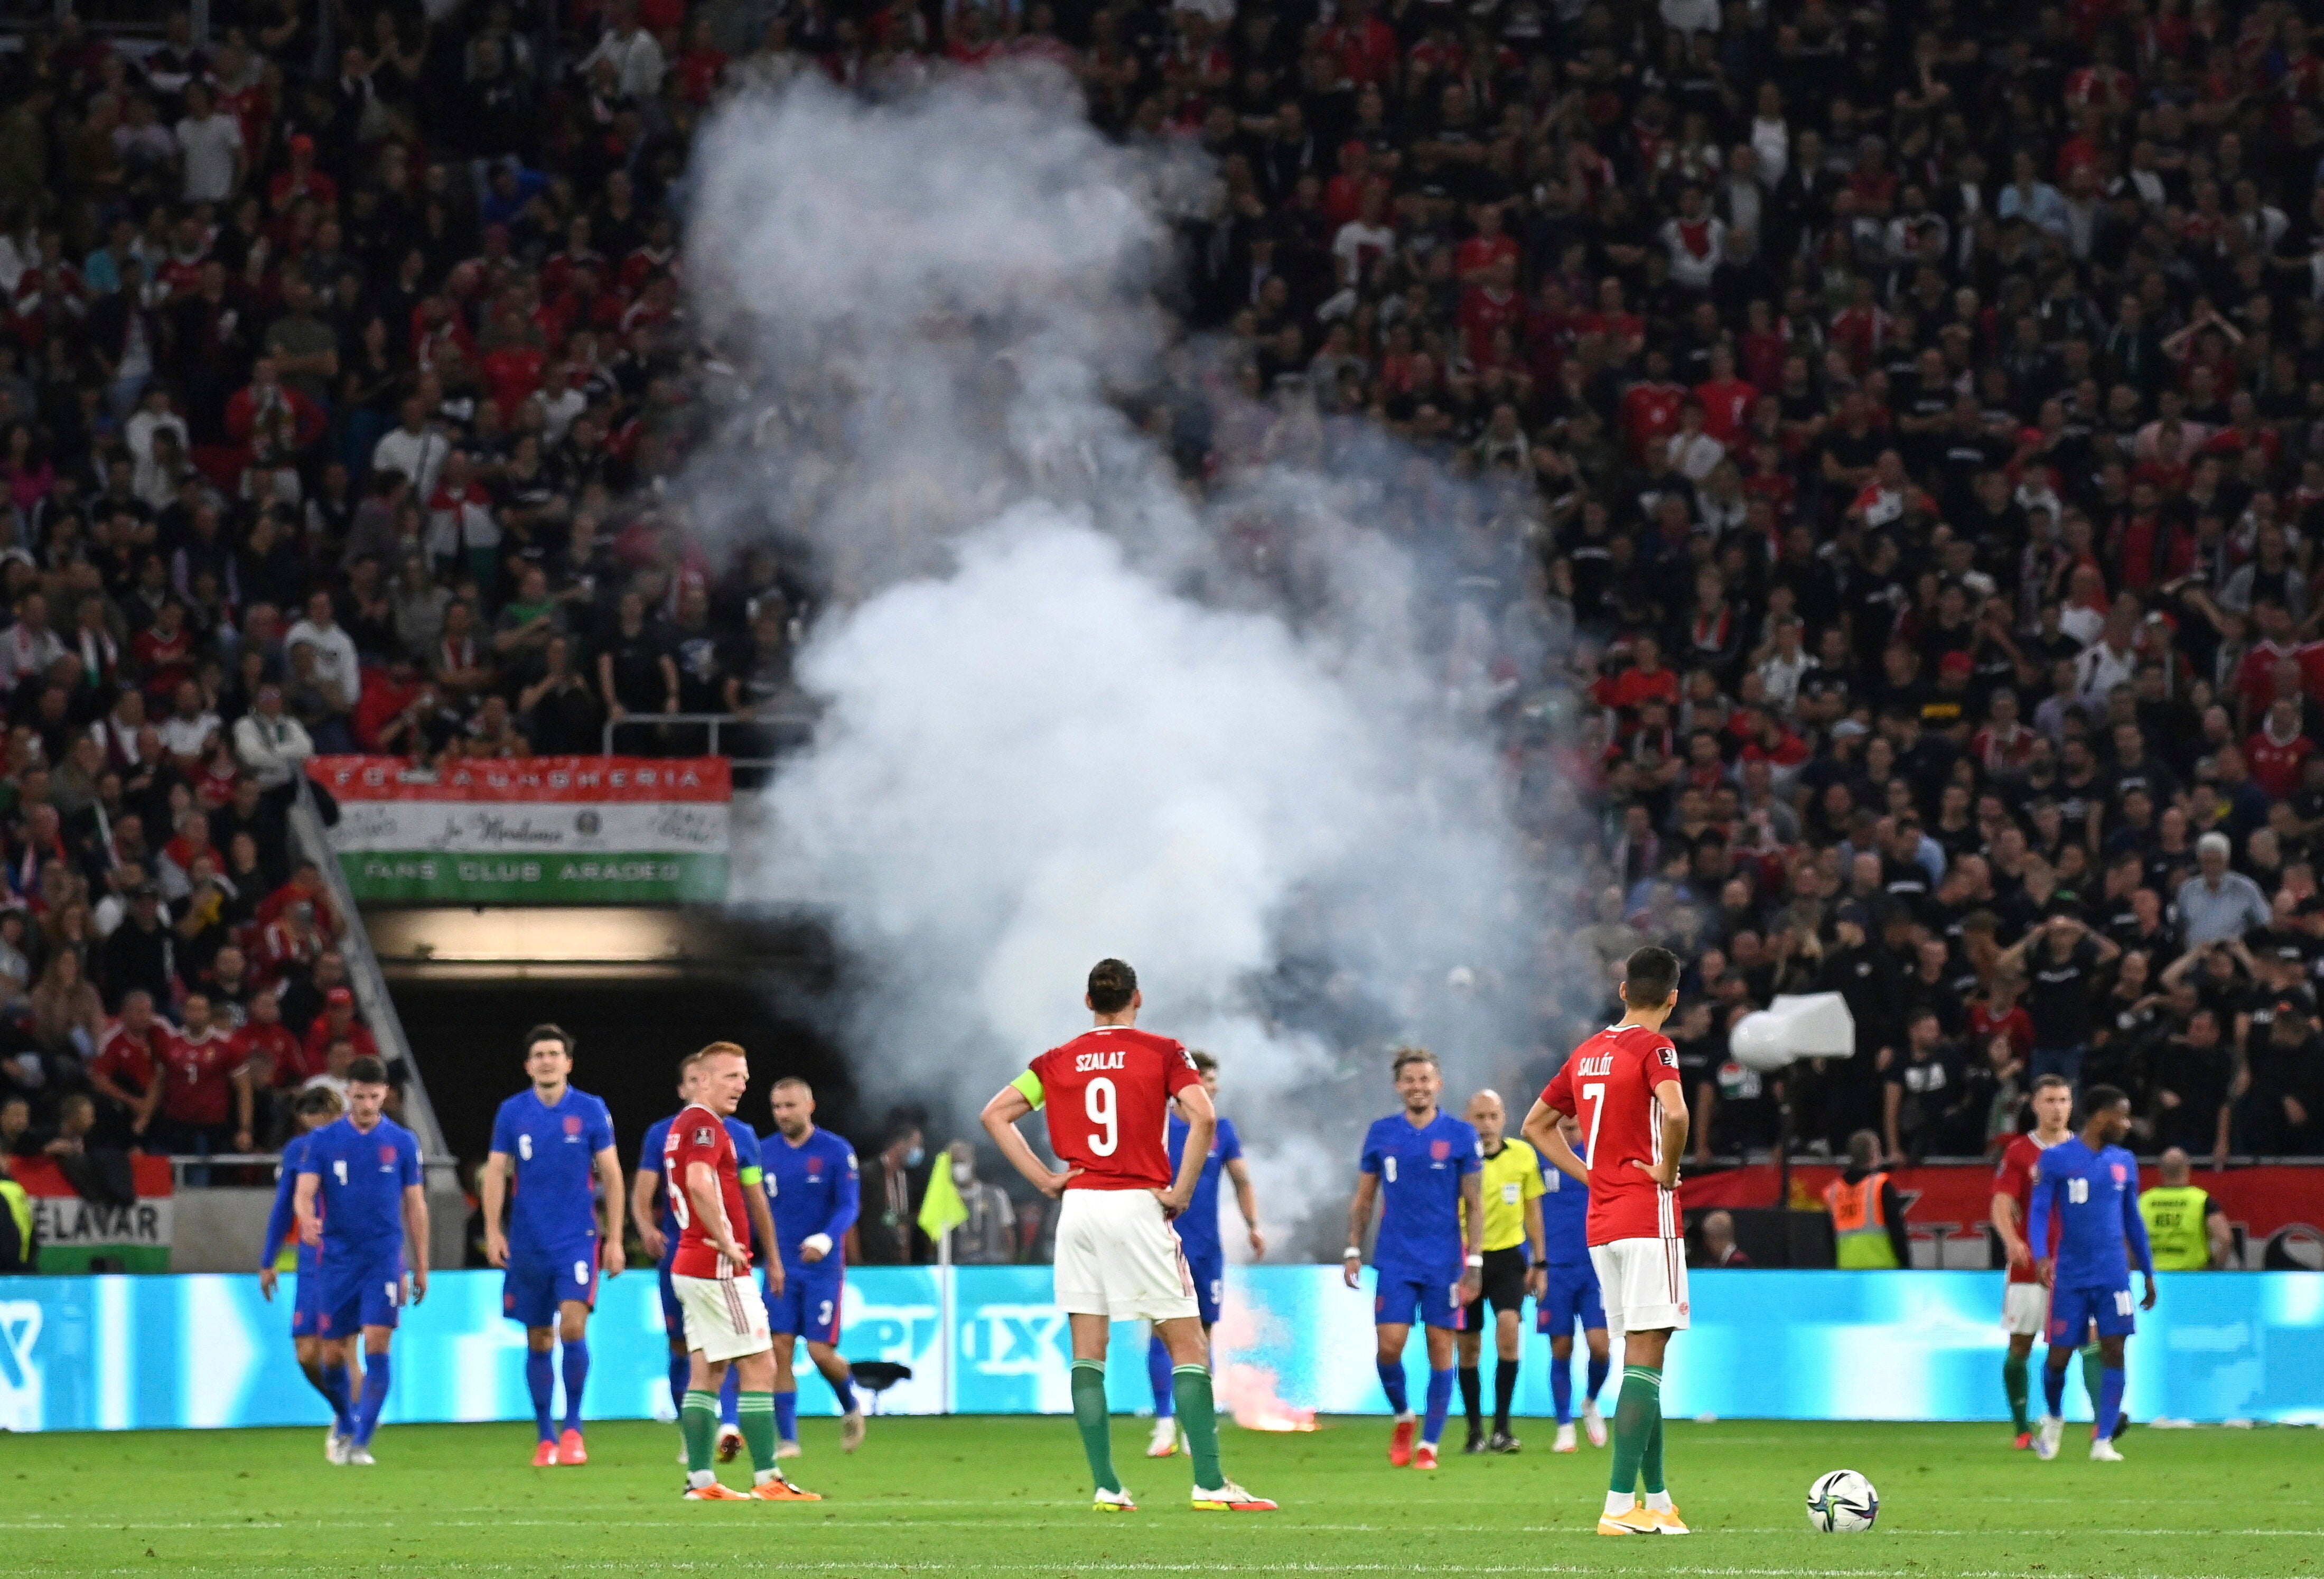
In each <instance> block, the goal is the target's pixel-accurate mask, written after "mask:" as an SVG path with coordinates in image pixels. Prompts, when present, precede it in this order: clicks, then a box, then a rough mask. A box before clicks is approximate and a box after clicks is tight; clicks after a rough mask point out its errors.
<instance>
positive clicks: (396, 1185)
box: [292, 1056, 428, 1465]
mask: <svg viewBox="0 0 2324 1579" xmlns="http://www.w3.org/2000/svg"><path fill="white" fill-rule="evenodd" d="M346 1079H347V1112H346V1117H345V1118H341V1119H337V1120H335V1121H333V1122H330V1123H328V1124H326V1125H324V1126H323V1127H322V1128H321V1129H319V1130H317V1131H315V1132H314V1133H313V1134H311V1135H309V1137H308V1138H307V1150H306V1155H305V1156H304V1157H302V1158H301V1159H300V1163H299V1187H298V1193H297V1194H296V1196H294V1197H293V1199H292V1206H293V1209H294V1210H295V1211H296V1212H297V1213H298V1216H299V1237H300V1240H301V1241H302V1242H305V1243H306V1244H308V1245H309V1246H310V1247H312V1248H313V1249H314V1250H316V1251H318V1254H317V1256H316V1258H315V1259H316V1263H317V1265H316V1270H317V1273H318V1278H319V1279H320V1282H321V1285H322V1293H321V1297H320V1299H319V1300H318V1303H317V1306H316V1320H315V1327H316V1331H317V1333H318V1335H319V1336H320V1337H321V1338H322V1340H323V1353H322V1361H323V1364H324V1365H325V1366H326V1367H329V1366H332V1365H345V1364H346V1345H347V1344H348V1343H349V1341H351V1340H352V1339H354V1338H355V1335H356V1334H358V1333H360V1334H361V1335H362V1339H363V1353H364V1379H363V1392H362V1395H361V1396H360V1397H359V1398H358V1399H356V1401H355V1409H354V1419H353V1424H354V1427H355V1429H354V1431H353V1432H352V1433H351V1434H350V1436H349V1437H348V1440H347V1443H346V1448H345V1450H344V1451H343V1452H342V1453H341V1454H340V1455H339V1457H338V1458H337V1460H335V1462H337V1463H340V1464H366V1465H367V1464H371V1463H373V1462H374V1461H373V1459H372V1455H371V1443H372V1436H373V1433H374V1432H375V1431H377V1430H378V1429H379V1416H380V1410H381V1409H382V1408H384V1407H385V1406H386V1403H387V1390H388V1385H389V1381H390V1380H391V1373H390V1371H389V1366H388V1344H390V1342H391V1341H392V1339H393V1338H394V1336H395V1327H396V1323H397V1322H398V1320H400V1319H401V1311H402V1309H403V1302H404V1298H405V1294H406V1288H407V1283H406V1279H407V1270H406V1269H407V1262H406V1259H405V1246H406V1244H407V1243H408V1244H409V1245H410V1261H409V1272H408V1277H409V1292H410V1299H411V1302H412V1303H413V1304H415V1305H416V1304H418V1303H419V1302H420V1300H422V1299H424V1298H426V1297H428V1196H427V1192H426V1191H425V1190H424V1189H423V1188H422V1187H421V1186H420V1141H419V1140H418V1139H417V1138H416V1137H415V1136H414V1135H413V1134H412V1133H411V1131H409V1130H407V1129H405V1128H404V1127H403V1126H402V1125H401V1124H399V1123H397V1122H395V1121H394V1120H393V1119H392V1118H389V1117H388V1116H387V1113H386V1111H385V1110H386V1107H387V1096H388V1086H387V1066H386V1065H384V1064H383V1063H381V1062H380V1061H379V1060H378V1059H377V1058H374V1057H369V1056H365V1057H360V1058H357V1059H355V1061H354V1062H353V1063H351V1064H349V1065H348V1066H347V1075H346Z"/></svg>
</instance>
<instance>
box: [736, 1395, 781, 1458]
mask: <svg viewBox="0 0 2324 1579" xmlns="http://www.w3.org/2000/svg"><path fill="white" fill-rule="evenodd" d="M734 1423H735V1424H736V1425H738V1426H740V1427H742V1441H743V1444H744V1445H746V1446H748V1447H749V1448H750V1450H751V1467H752V1469H754V1470H756V1471H758V1472H759V1473H761V1474H772V1473H774V1468H775V1395H774V1394H773V1393H771V1392H738V1393H736V1394H735V1395H734Z"/></svg>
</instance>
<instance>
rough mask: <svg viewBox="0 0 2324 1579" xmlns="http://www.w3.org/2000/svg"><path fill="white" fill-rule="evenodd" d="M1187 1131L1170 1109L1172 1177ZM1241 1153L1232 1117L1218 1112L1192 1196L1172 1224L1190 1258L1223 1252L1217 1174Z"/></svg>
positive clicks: (1219, 1255) (1217, 1257) (1208, 1257)
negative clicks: (1217, 1123)
mask: <svg viewBox="0 0 2324 1579" xmlns="http://www.w3.org/2000/svg"><path fill="white" fill-rule="evenodd" d="M1187 1133H1188V1126H1187V1123H1186V1121H1185V1120H1184V1119H1182V1118H1180V1117H1179V1116H1178V1115H1177V1114H1176V1113H1172V1114H1171V1115H1170V1133H1169V1138H1168V1141H1167V1144H1168V1146H1169V1148H1170V1177H1172V1178H1174V1179H1175V1178H1176V1177H1178V1162H1179V1159H1181V1158H1183V1157H1185V1154H1186V1136H1187ZM1241 1155H1242V1137H1241V1136H1240V1135H1238V1134H1236V1133H1235V1127H1234V1121H1233V1120H1232V1119H1231V1118H1229V1117H1227V1116H1226V1115H1225V1114H1224V1113H1221V1114H1220V1115H1219V1127H1218V1129H1217V1130H1216V1131H1213V1133H1212V1135H1211V1154H1210V1155H1209V1156H1208V1157H1206V1158H1204V1159H1203V1171H1202V1175H1201V1177H1198V1178H1196V1179H1195V1180H1194V1196H1193V1197H1192V1198H1191V1199H1189V1200H1188V1201H1187V1203H1186V1209H1185V1211H1184V1212H1181V1213H1179V1214H1178V1221H1177V1222H1176V1223H1174V1224H1173V1226H1174V1227H1176V1229H1177V1230H1178V1242H1180V1243H1181V1244H1183V1245H1185V1247H1186V1259H1187V1260H1190V1261H1216V1260H1222V1259H1223V1257H1224V1256H1225V1254H1226V1251H1224V1250H1223V1249H1222V1248H1221V1246H1220V1244H1219V1176H1220V1175H1222V1174H1223V1173H1224V1172H1226V1168H1227V1164H1228V1163H1230V1162H1232V1161H1234V1160H1235V1159H1237V1158H1239V1157H1240V1156H1241Z"/></svg>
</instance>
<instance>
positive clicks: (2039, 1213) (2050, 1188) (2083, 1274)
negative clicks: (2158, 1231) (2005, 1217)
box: [2025, 1135, 2154, 1288]
mask: <svg viewBox="0 0 2324 1579" xmlns="http://www.w3.org/2000/svg"><path fill="white" fill-rule="evenodd" d="M2053 1213H2054V1214H2056V1215H2057V1218H2058V1221H2059V1223H2060V1228H2059V1234H2058V1255H2057V1263H2058V1264H2057V1269H2056V1275H2055V1277H2054V1278H2053V1279H2052V1282H2053V1283H2054V1285H2055V1286H2056V1287H2058V1288H2129V1287H2130V1265H2131V1257H2132V1252H2133V1251H2135V1252H2136V1256H2137V1262H2138V1270H2140V1271H2142V1272H2152V1271H2153V1270H2154V1257H2153V1252H2152V1251H2149V1249H2148V1248H2147V1242H2146V1219H2145V1218H2144V1217H2143V1216H2141V1215H2140V1214H2139V1211H2138V1159H2136V1158H2135V1157H2133V1156H2132V1155H2131V1154H2130V1153H2129V1152H2127V1151H2126V1150H2123V1149H2122V1148H2121V1147H2119V1146H2106V1147H2101V1148H2100V1149H2099V1150H2096V1151H2093V1150H2090V1149H2089V1147H2088V1146H2086V1145H2084V1144H2083V1143H2082V1139H2081V1137H2080V1136H2079V1135H2077V1136H2075V1137H2074V1138H2072V1139H2071V1140H2061V1141H2059V1142H2058V1143H2057V1144H2056V1145H2055V1146H2052V1147H2051V1148H2050V1149H2049V1150H2046V1151H2044V1152H2043V1153H2042V1155H2041V1157H2040V1158H2039V1159H2037V1160H2036V1161H2035V1162H2034V1164H2033V1207H2032V1209H2031V1210H2030V1211H2029V1212H2028V1213H2027V1214H2026V1223H2025V1238H2026V1242H2028V1243H2029V1244H2046V1243H2048V1242H2049V1238H2048V1235H2049V1233H2050V1218H2051V1215H2052V1214H2053Z"/></svg>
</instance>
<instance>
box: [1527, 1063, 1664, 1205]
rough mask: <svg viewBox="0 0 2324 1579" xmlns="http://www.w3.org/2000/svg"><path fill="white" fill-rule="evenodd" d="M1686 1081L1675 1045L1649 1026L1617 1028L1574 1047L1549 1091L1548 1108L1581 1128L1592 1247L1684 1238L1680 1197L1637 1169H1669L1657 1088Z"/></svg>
mask: <svg viewBox="0 0 2324 1579" xmlns="http://www.w3.org/2000/svg"><path fill="white" fill-rule="evenodd" d="M1678 1077H1679V1073H1678V1049H1677V1048H1674V1047H1673V1046H1672V1045H1671V1041H1670V1038H1668V1037H1666V1036H1665V1035H1664V1034H1663V1033H1662V1032H1661V1031H1659V1030H1649V1029H1647V1028H1646V1026H1643V1025H1609V1026H1608V1027H1607V1028H1606V1029H1605V1030H1601V1031H1600V1032H1599V1033H1598V1034H1597V1035H1596V1036H1593V1037H1591V1039H1589V1040H1588V1041H1586V1042H1583V1043H1582V1045H1581V1046H1580V1047H1578V1048H1574V1049H1573V1056H1572V1057H1569V1058H1567V1059H1566V1060H1565V1067H1563V1068H1562V1069H1560V1070H1558V1072H1557V1073H1556V1074H1555V1075H1554V1076H1551V1077H1550V1082H1549V1084H1548V1085H1545V1086H1544V1087H1543V1088H1542V1093H1541V1099H1542V1101H1543V1102H1545V1103H1547V1104H1548V1105H1550V1106H1551V1107H1554V1108H1555V1109H1556V1110H1557V1111H1558V1112H1560V1113H1571V1114H1572V1115H1573V1117H1574V1118H1576V1119H1578V1120H1579V1121H1581V1124H1582V1145H1583V1148H1584V1155H1586V1156H1587V1157H1588V1158H1589V1159H1590V1226H1589V1230H1588V1234H1587V1237H1588V1238H1589V1241H1590V1242H1591V1243H1592V1244H1611V1243H1612V1242H1614V1241H1616V1240H1618V1239H1676V1238H1678V1237H1680V1234H1679V1226H1678V1203H1677V1201H1676V1199H1675V1198H1674V1193H1673V1192H1672V1191H1670V1190H1666V1189H1665V1188H1663V1187H1662V1186H1660V1185H1658V1184H1656V1183H1655V1181H1654V1179H1653V1177H1651V1176H1649V1175H1648V1174H1647V1172H1646V1169H1645V1168H1633V1167H1631V1166H1630V1165H1631V1164H1632V1163H1634V1162H1642V1163H1646V1164H1648V1165H1650V1166H1653V1167H1655V1168H1659V1167H1661V1166H1662V1159H1663V1104H1662V1101H1661V1099H1660V1098H1658V1097H1656V1096H1655V1086H1657V1085H1661V1084H1662V1083H1663V1082H1664V1081H1665V1080H1671V1081H1675V1080H1677V1079H1678Z"/></svg>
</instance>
